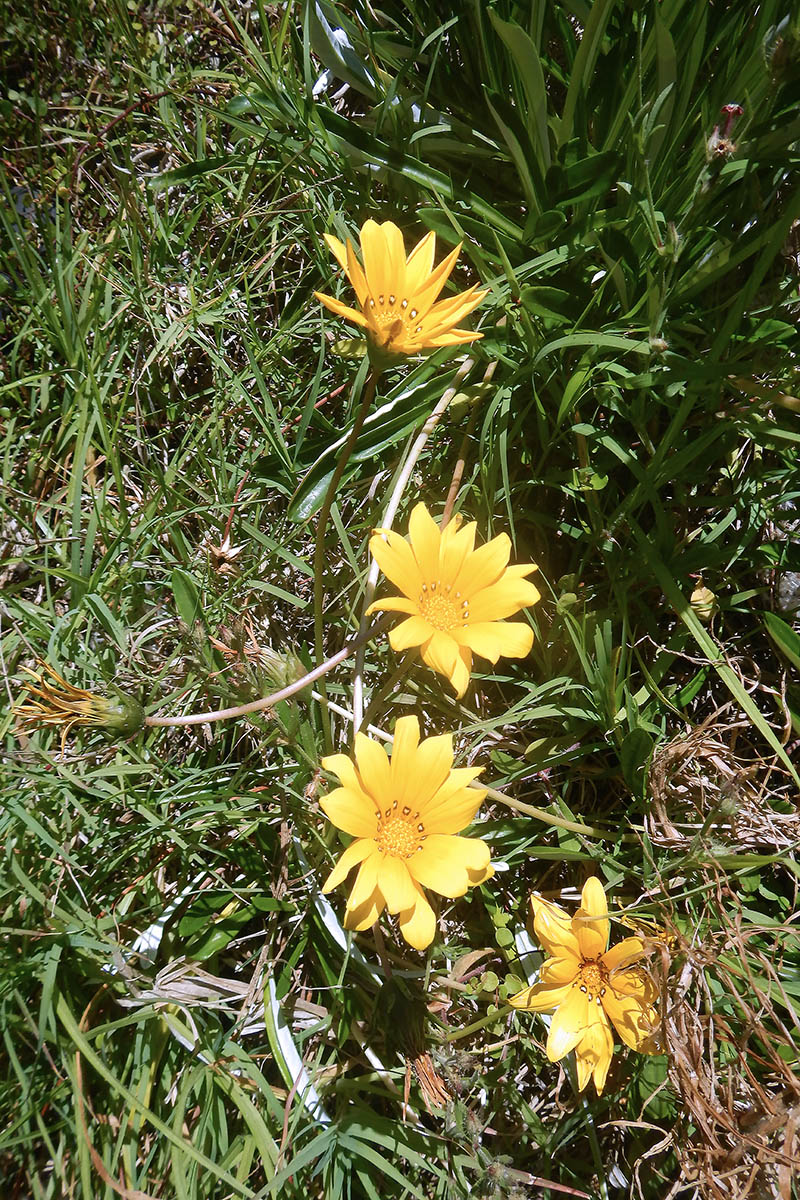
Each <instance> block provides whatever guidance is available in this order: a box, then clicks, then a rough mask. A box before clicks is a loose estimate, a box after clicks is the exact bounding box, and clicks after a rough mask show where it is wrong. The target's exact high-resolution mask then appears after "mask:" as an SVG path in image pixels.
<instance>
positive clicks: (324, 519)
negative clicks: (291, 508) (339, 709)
mask: <svg viewBox="0 0 800 1200" xmlns="http://www.w3.org/2000/svg"><path fill="white" fill-rule="evenodd" d="M379 376H380V372H379V371H377V370H376V369H375V367H372V368H371V370H370V373H369V375H368V376H367V380H366V383H365V384H364V394H363V396H362V397H361V404H360V406H359V409H358V412H357V413H356V419H355V421H354V422H353V428H352V429H351V430H350V436H349V437H348V439H347V441H346V442H345V445H344V449H343V450H342V452H341V454H340V455H339V461H338V462H337V464H336V470H335V471H334V472H333V476H332V477H331V481H330V483H329V484H328V489H327V491H326V492H325V499H324V500H323V502H322V508H321V509H320V513H319V520H318V522H317V538H316V542H315V543H314V658H315V661H316V663H317V666H318V667H319V665H320V664H321V663H322V661H323V659H322V656H323V652H324V651H323V631H324V626H323V620H322V616H323V614H322V607H323V603H324V600H325V588H324V571H325V531H326V529H327V526H328V520H329V518H330V515H331V509H332V508H333V502H334V500H335V499H336V492H337V490H338V487H339V484H340V483H341V481H342V476H343V475H344V473H345V470H346V469H347V464H348V462H349V461H350V455H351V454H352V452H353V448H354V447H355V444H356V441H357V440H358V435H359V433H360V432H361V427H362V425H363V424H364V421H365V419H366V416H367V412H368V411H369V407H370V405H371V404H372V401H373V400H374V399H375V388H376V387H377V384H378V378H379ZM359 636H360V634H359ZM320 673H321V674H324V672H320ZM319 690H320V693H321V694H322V696H323V697H324V696H326V691H325V685H324V684H320V689H319ZM320 715H321V717H322V731H323V736H324V738H325V750H326V752H327V753H330V751H331V749H332V748H333V742H332V739H331V723H330V717H329V715H328V710H327V708H326V706H325V705H324V704H323V705H322V707H321V709H320Z"/></svg>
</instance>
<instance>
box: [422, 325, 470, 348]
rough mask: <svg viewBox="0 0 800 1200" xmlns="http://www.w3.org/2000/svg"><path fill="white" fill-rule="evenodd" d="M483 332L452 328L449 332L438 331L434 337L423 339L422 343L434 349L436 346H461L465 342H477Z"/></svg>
mask: <svg viewBox="0 0 800 1200" xmlns="http://www.w3.org/2000/svg"><path fill="white" fill-rule="evenodd" d="M482 337H483V334H482V333H480V332H478V331H473V330H471V329H453V330H452V331H451V332H450V333H440V334H437V335H436V336H435V337H429V338H426V339H425V342H424V345H425V346H430V347H431V348H432V349H435V348H436V347H437V346H463V345H464V343H465V342H478V341H480V339H481V338H482Z"/></svg>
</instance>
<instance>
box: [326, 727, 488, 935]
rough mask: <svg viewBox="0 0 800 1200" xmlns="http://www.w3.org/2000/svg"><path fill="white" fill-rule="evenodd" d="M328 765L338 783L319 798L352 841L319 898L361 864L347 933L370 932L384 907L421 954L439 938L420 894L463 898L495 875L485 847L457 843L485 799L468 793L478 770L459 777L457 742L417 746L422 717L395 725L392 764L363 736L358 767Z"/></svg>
mask: <svg viewBox="0 0 800 1200" xmlns="http://www.w3.org/2000/svg"><path fill="white" fill-rule="evenodd" d="M322 766H323V767H324V769H325V770H326V771H332V772H333V773H334V774H335V775H338V776H339V779H340V781H341V784H342V786H341V787H339V788H336V789H335V790H334V791H332V792H330V794H329V795H327V796H325V797H324V798H323V799H322V800H320V807H321V808H322V811H323V812H324V813H325V815H326V816H327V817H328V819H329V820H330V821H332V822H333V824H334V825H336V826H337V827H338V828H339V829H343V830H344V832H345V833H350V834H352V835H353V837H354V838H355V841H353V842H351V843H350V845H349V846H348V847H347V849H346V850H345V852H344V853H343V854H342V856H341V858H340V859H339V861H338V863H337V864H336V866H335V867H334V868H333V870H332V871H331V873H330V875H329V876H328V878H327V880H326V881H325V885H324V887H323V889H322V890H323V892H329V891H331V890H332V889H333V888H335V887H337V886H338V885H339V884H340V883H342V881H343V880H344V879H345V878H346V877H347V875H349V873H350V871H352V869H353V868H354V867H356V866H358V875H357V876H356V878H355V882H354V883H353V887H352V890H351V892H350V897H349V899H348V901H347V911H346V914H345V920H344V926H345V928H346V929H366V928H368V926H370V925H372V924H373V922H374V921H377V919H378V917H379V916H380V915H381V913H382V912H383V910H384V908H386V909H388V910H389V912H390V913H396V914H397V915H398V921H399V924H400V932H401V933H402V935H403V937H404V938H405V940H406V941H407V942H408V943H409V945H411V946H414V947H415V948H416V949H417V950H424V949H425V947H426V946H429V945H430V943H431V942H432V941H433V935H434V932H435V929H436V918H435V916H434V913H433V909H432V908H431V906H430V904H429V903H428V901H427V900H426V898H425V893H424V892H423V890H422V889H423V888H424V887H428V888H432V889H433V891H435V892H438V893H439V894H440V895H441V896H450V897H455V896H463V895H464V893H465V892H466V890H467V888H469V887H473V886H474V885H475V884H478V883H484V882H485V881H486V880H487V879H490V878H491V876H492V875H493V874H494V869H493V867H492V866H491V863H490V862H489V847H488V846H487V845H486V843H485V842H482V841H479V840H478V839H476V838H469V837H456V836H455V835H456V834H457V833H458V832H459V830H461V829H464V827H465V826H467V825H469V823H470V821H471V820H472V818H473V817H474V816H475V813H476V812H477V811H478V808H479V807H480V804H481V801H482V800H483V798H484V796H485V795H486V793H485V792H484V791H482V790H480V789H479V788H471V787H469V786H468V785H469V784H470V783H471V781H472V780H473V779H474V778H475V777H476V776H477V775H479V774H480V772H481V770H482V768H481V767H459V768H457V769H455V770H454V769H453V738H452V735H451V734H449V733H448V734H443V735H442V736H440V737H432V738H427V739H426V740H425V741H422V742H420V740H419V722H418V721H417V718H416V717H401V718H400V719H399V721H398V722H397V724H396V725H395V730H394V745H393V747H392V756H391V760H390V759H389V758H388V757H387V755H386V751H385V750H384V749H383V747H382V746H381V745H379V743H378V742H374V741H372V740H371V739H370V738H368V737H365V735H364V734H363V733H357V734H356V744H355V761H353V760H352V759H350V758H349V757H348V756H347V755H346V754H332V755H330V756H329V757H327V758H323V760H322Z"/></svg>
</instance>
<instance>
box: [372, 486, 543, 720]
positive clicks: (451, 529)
mask: <svg viewBox="0 0 800 1200" xmlns="http://www.w3.org/2000/svg"><path fill="white" fill-rule="evenodd" d="M475 530H476V525H475V523H474V522H471V523H470V524H468V525H463V526H459V523H458V521H457V520H454V521H451V522H450V524H449V525H447V526H446V527H445V528H444V529H440V528H439V526H438V525H437V524H436V522H435V521H434V520H433V518H432V517H431V515H430V513H429V512H428V510H427V508H426V507H425V505H424V504H417V505H416V506H415V508H414V510H413V511H412V513H411V518H410V520H409V524H408V532H409V541H406V540H405V538H403V537H401V535H400V534H399V533H394V532H393V531H392V530H384V529H376V530H375V534H374V536H373V537H372V538H371V539H370V543H369V548H370V551H371V553H372V555H373V557H374V558H375V560H376V562H377V563H378V566H379V567H380V568H381V570H382V571H383V573H384V575H385V576H386V577H387V579H390V580H391V582H392V583H393V584H394V585H395V586H396V587H398V588H399V589H400V591H401V592H402V595H401V596H386V597H385V598H384V599H383V600H376V601H375V603H374V604H372V605H371V606H370V608H369V609H368V611H369V612H371V613H372V612H375V611H378V610H381V609H384V610H388V611H390V612H400V613H405V614H406V620H405V621H402V622H401V623H400V624H399V625H397V626H396V627H395V628H394V629H393V630H392V631H391V633H390V634H389V641H390V643H391V646H392V649H393V650H396V651H400V650H408V649H409V648H411V647H412V646H419V648H420V653H421V655H422V658H423V660H424V662H426V663H427V664H428V666H429V667H432V668H433V670H434V671H438V672H439V673H440V674H442V675H446V676H447V678H448V679H449V680H450V682H451V684H452V685H453V687H454V688H455V690H456V693H457V694H458V695H459V696H463V694H464V692H465V691H466V690H467V685H468V683H469V675H470V670H471V669H472V655H473V654H478V655H480V657H481V658H488V659H489V661H490V662H492V663H496V662H497V660H498V659H499V658H500V657H501V656H504V657H506V658H524V657H525V656H526V655H527V654H529V653H530V649H531V646H532V645H533V630H532V629H531V627H530V625H528V624H527V623H526V622H524V621H508V620H506V618H507V617H511V616H513V615H514V614H515V613H518V612H519V611H520V609H522V608H525V607H527V605H529V604H535V603H536V601H537V600H538V599H539V590H538V588H536V587H535V586H534V585H533V584H532V583H530V582H529V581H528V580H527V579H526V578H525V576H526V575H530V574H531V572H532V571H535V570H536V566H535V565H534V564H533V563H521V564H519V565H517V566H511V567H510V566H508V559H509V555H510V554H511V540H510V539H509V537H508V536H507V534H505V533H501V534H500V536H499V537H496V538H493V539H492V541H490V542H487V543H486V545H484V546H480V547H479V549H477V550H475V549H474V546H475Z"/></svg>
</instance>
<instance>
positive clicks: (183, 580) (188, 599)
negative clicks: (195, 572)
mask: <svg viewBox="0 0 800 1200" xmlns="http://www.w3.org/2000/svg"><path fill="white" fill-rule="evenodd" d="M172 594H173V596H174V597H175V606H176V608H177V610H178V615H179V616H180V619H181V620H182V621H183V623H184V625H185V626H186V627H187V629H191V628H192V626H193V625H194V623H195V621H196V620H197V619H198V617H199V616H200V593H199V592H198V590H197V584H196V583H195V581H194V579H193V578H192V576H191V575H189V574H187V572H186V571H183V570H181V568H180V567H175V569H174V570H173V572H172Z"/></svg>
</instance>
